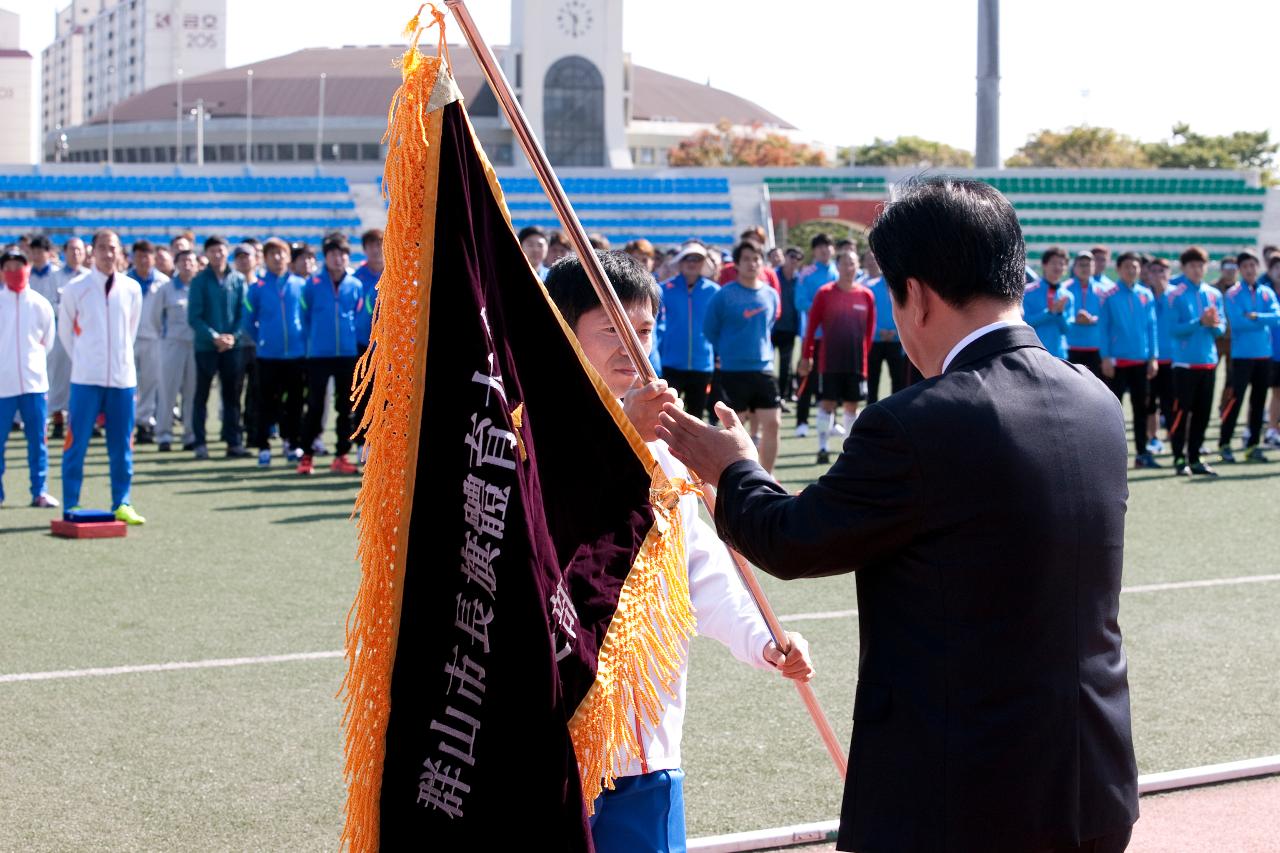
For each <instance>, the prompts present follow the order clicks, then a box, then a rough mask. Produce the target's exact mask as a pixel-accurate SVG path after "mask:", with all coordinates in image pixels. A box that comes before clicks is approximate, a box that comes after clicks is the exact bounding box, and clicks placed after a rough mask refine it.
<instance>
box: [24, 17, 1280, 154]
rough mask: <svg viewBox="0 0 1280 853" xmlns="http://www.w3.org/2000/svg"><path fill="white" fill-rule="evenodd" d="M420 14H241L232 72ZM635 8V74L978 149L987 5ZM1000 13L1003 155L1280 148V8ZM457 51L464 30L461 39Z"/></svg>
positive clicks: (37, 28)
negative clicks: (1183, 140)
mask: <svg viewBox="0 0 1280 853" xmlns="http://www.w3.org/2000/svg"><path fill="white" fill-rule="evenodd" d="M4 5H5V8H8V9H10V10H12V11H16V12H18V13H19V14H21V15H22V16H23V33H22V41H23V46H24V47H25V48H26V49H27V50H30V51H31V52H32V53H33V54H37V55H38V53H39V51H40V49H41V48H43V47H44V46H45V45H46V44H47V43H48V42H49V41H50V40H51V38H52V35H53V20H54V10H55V9H56V8H57V7H59V6H62V5H65V4H64V3H63V2H62V0H17V2H14V0H7V2H5V3H4ZM441 5H443V4H441ZM468 6H469V8H470V9H471V12H472V15H473V16H474V17H475V18H476V21H477V23H478V25H479V26H480V27H481V29H482V31H483V32H484V34H485V36H486V38H487V39H488V40H489V41H490V42H492V43H494V44H503V43H506V41H507V40H508V38H509V32H510V2H509V0H471V2H470V3H469V4H468ZM554 6H555V4H553V3H548V7H549V8H554ZM416 9H417V4H416V3H412V2H400V0H365V1H364V2H352V0H305V2H302V3H293V2H281V0H272V2H263V0H228V19H229V21H230V25H231V32H230V34H229V38H228V61H229V63H230V64H231V65H239V64H242V63H247V62H253V61H256V60H259V59H264V58H266V57H270V56H275V55H279V54H281V53H288V52H290V51H293V50H297V49H299V48H303V47H318V46H334V47H336V46H340V45H343V44H388V43H395V42H398V41H400V29H401V27H402V26H403V25H404V22H405V21H406V20H407V19H408V18H409V17H410V16H411V15H412V14H413V12H414V11H415V10H416ZM624 10H625V11H624V14H625V19H624V20H625V26H624V37H623V40H624V47H625V49H626V50H628V51H630V52H631V55H632V59H633V61H634V62H635V63H636V64H638V65H645V66H648V67H651V68H656V69H659V70H661V71H666V72H668V73H672V74H678V75H680V76H683V77H687V78H689V79H692V80H697V81H699V82H706V81H708V80H710V82H711V83H712V85H714V86H717V87H719V88H722V89H728V90H729V91H732V92H735V93H737V94H740V95H742V96H744V97H747V98H750V99H752V100H754V101H756V102H757V103H759V104H761V105H762V106H764V107H766V108H768V109H770V110H772V111H773V112H775V113H777V114H778V115H780V116H782V117H783V118H785V119H787V120H788V121H790V122H792V123H793V124H795V125H797V126H798V127H800V128H802V129H803V130H805V131H807V132H808V133H809V134H811V135H812V136H813V137H814V138H816V139H821V140H823V141H826V142H829V143H833V144H841V145H844V144H850V143H859V144H860V143H865V142H869V141H870V140H871V139H872V138H874V137H876V136H880V137H894V136H898V135H901V134H913V135H917V136H924V137H926V138H931V139H938V140H941V141H943V142H947V143H950V144H952V145H958V146H962V147H965V148H969V149H972V147H973V136H974V89H975V82H974V73H975V64H976V57H975V51H976V47H975V40H976V32H977V3H976V0H897V2H893V3H883V2H880V3H866V2H850V1H849V0H798V2H796V0H793V2H789V3H778V2H776V0H733V1H732V2H730V0H699V2H696V3H691V2H688V0H629V1H628V2H626V3H625V5H624ZM1001 13H1002V21H1001V24H1002V42H1003V50H1002V56H1001V63H1002V67H1001V71H1002V76H1003V81H1002V86H1001V90H1002V99H1001V137H1000V139H1001V152H1002V155H1003V156H1006V157H1007V156H1008V155H1009V154H1011V153H1012V152H1013V150H1014V149H1016V148H1017V147H1018V146H1019V145H1020V144H1021V143H1022V142H1023V141H1025V139H1026V137H1027V136H1028V135H1029V134H1031V133H1033V132H1034V131H1036V130H1038V129H1040V128H1044V127H1053V128H1061V127H1065V126H1068V125H1071V124H1079V123H1082V122H1087V123H1089V124H1093V125H1102V126H1109V127H1115V128H1117V129H1119V130H1120V131H1121V132H1124V133H1127V134H1130V135H1133V136H1137V137H1140V138H1142V139H1145V140H1154V139H1159V138H1163V137H1165V136H1166V135H1167V134H1168V132H1169V128H1170V127H1171V126H1172V125H1173V124H1174V122H1176V121H1187V122H1190V123H1191V125H1192V126H1193V127H1194V128H1196V129H1197V130H1198V131H1201V132H1206V133H1228V132H1230V131H1232V130H1258V129H1263V128H1267V129H1270V130H1271V132H1272V136H1273V138H1280V88H1278V86H1277V81H1280V47H1277V46H1276V45H1277V39H1278V38H1280V3H1277V2H1274V0H1271V2H1265V0H1215V2H1213V3H1211V4H1206V3H1204V2H1202V0H1199V1H1198V2H1191V1H1190V0H1164V2H1161V3H1155V2H1149V0H1074V2H1070V3H1067V2H1052V1H1051V0H1005V2H1004V3H1003V4H1002V9H1001ZM460 39H461V33H460V31H459V30H458V29H457V28H456V27H455V28H453V29H452V30H451V34H450V41H458V40H460Z"/></svg>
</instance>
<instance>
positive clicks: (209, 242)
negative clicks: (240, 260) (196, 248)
mask: <svg viewBox="0 0 1280 853" xmlns="http://www.w3.org/2000/svg"><path fill="white" fill-rule="evenodd" d="M229 245H230V244H229V243H228V242H227V238H226V237H223V236H222V235H221V234H213V235H211V236H209V237H206V238H205V241H204V250H205V251H206V252H207V251H209V247H210V246H229Z"/></svg>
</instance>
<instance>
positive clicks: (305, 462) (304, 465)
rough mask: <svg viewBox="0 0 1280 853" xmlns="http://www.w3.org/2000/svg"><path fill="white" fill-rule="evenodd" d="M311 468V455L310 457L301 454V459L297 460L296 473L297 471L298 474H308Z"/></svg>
mask: <svg viewBox="0 0 1280 853" xmlns="http://www.w3.org/2000/svg"><path fill="white" fill-rule="evenodd" d="M312 470H313V469H312V465H311V457H310V456H303V457H302V459H301V461H299V462H298V473H299V474H310V473H311V472H312Z"/></svg>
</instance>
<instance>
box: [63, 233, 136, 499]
mask: <svg viewBox="0 0 1280 853" xmlns="http://www.w3.org/2000/svg"><path fill="white" fill-rule="evenodd" d="M122 254H123V249H121V247H120V238H119V237H118V236H116V234H115V233H114V232H112V231H99V232H98V233H97V234H95V235H94V237H93V269H91V270H89V271H88V272H86V273H83V274H81V275H80V276H78V277H76V278H75V279H74V280H73V281H72V282H71V283H70V284H68V285H67V287H66V289H65V290H63V291H62V304H61V305H60V306H59V308H58V337H59V338H60V339H61V340H62V345H63V346H64V347H66V349H67V352H68V353H70V355H71V399H70V404H69V408H68V413H69V415H70V417H69V419H68V420H69V424H70V431H71V435H70V436H69V445H68V447H67V449H66V452H64V453H63V454H62V502H63V503H64V504H66V505H67V512H69V513H70V512H73V511H75V510H77V509H79V508H80V486H81V484H82V482H83V480H84V458H85V454H86V453H87V452H88V450H89V438H90V436H91V435H92V432H93V423H94V420H95V419H96V418H97V417H98V413H99V412H101V413H103V414H104V415H105V416H106V422H105V425H106V431H107V456H108V458H109V459H110V463H111V464H110V470H111V509H112V511H113V512H114V513H115V516H116V518H117V519H118V520H120V521H123V522H125V523H126V524H142V523H144V522H145V520H146V519H144V518H143V517H142V516H140V515H138V513H137V512H135V511H134V509H133V506H132V504H131V503H130V499H129V491H130V486H131V484H132V482H133V446H132V442H131V438H132V433H133V421H134V396H135V394H136V393H137V389H138V371H137V368H136V367H135V366H134V359H133V342H134V339H135V338H136V337H137V335H138V326H139V325H141V323H142V288H141V287H139V286H138V283H137V282H136V281H134V280H133V279H131V278H130V277H129V276H127V275H123V274H122V273H119V272H117V271H116V270H117V261H118V259H119V258H120V257H121V255H122Z"/></svg>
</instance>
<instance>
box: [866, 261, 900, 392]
mask: <svg viewBox="0 0 1280 853" xmlns="http://www.w3.org/2000/svg"><path fill="white" fill-rule="evenodd" d="M862 268H863V270H865V271H866V276H865V278H863V280H862V286H863V287H865V288H867V290H870V291H871V293H872V294H873V295H874V296H875V298H876V330H875V340H873V341H872V342H871V354H870V355H869V356H868V357H867V405H868V406H870V405H871V404H872V403H874V402H876V401H877V400H879V399H880V374H881V373H882V372H884V371H883V366H884V365H887V366H888V367H889V393H890V394H897V393H898V392H899V391H901V390H902V389H903V388H906V387H907V354H906V353H905V352H904V351H903V349H902V342H901V341H899V340H898V325H897V323H896V322H895V321H894V319H893V303H892V301H891V299H890V296H889V285H888V284H887V283H885V280H884V276H883V275H881V274H880V265H879V264H877V263H876V256H875V254H874V253H873V252H872V251H871V250H870V249H868V250H867V251H865V252H863V253H862Z"/></svg>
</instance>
